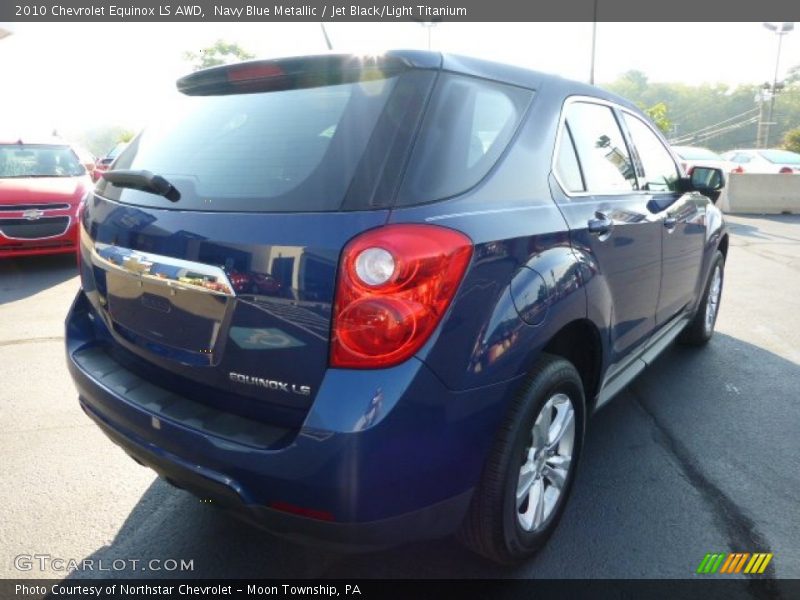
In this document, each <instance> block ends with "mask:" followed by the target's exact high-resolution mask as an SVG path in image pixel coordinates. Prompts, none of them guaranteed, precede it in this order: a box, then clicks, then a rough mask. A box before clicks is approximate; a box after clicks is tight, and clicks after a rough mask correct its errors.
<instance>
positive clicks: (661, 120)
mask: <svg viewBox="0 0 800 600" xmlns="http://www.w3.org/2000/svg"><path fill="white" fill-rule="evenodd" d="M640 107H641V108H642V110H644V112H645V113H647V116H648V117H650V118H651V119H652V120H653V123H655V124H656V126H657V127H658V128H659V129H660V130H661V133H663V134H664V135H669V134H670V132H671V131H672V122H671V121H670V120H669V119H668V118H667V105H666V104H664V103H663V102H658V103H657V104H654V105H653V106H651V107H650V108H645V107H644V106H641V105H640Z"/></svg>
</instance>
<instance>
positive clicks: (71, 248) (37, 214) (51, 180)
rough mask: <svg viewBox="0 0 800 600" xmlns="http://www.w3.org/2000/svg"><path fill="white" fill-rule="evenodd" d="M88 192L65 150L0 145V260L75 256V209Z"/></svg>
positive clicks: (55, 145)
mask: <svg viewBox="0 0 800 600" xmlns="http://www.w3.org/2000/svg"><path fill="white" fill-rule="evenodd" d="M91 188H92V183H91V181H90V178H89V176H88V174H87V172H86V169H85V168H84V167H83V165H81V161H80V159H79V158H78V155H77V154H76V153H75V151H74V150H73V149H72V148H71V147H70V146H69V145H68V144H66V143H64V142H62V141H60V140H57V139H56V140H54V139H44V140H35V139H24V138H23V139H16V140H0V258H2V257H9V256H23V255H32V254H59V253H64V252H75V247H76V242H77V232H78V227H77V217H78V211H79V206H80V203H81V200H82V199H84V198H85V196H86V194H87V193H88V191H89V190H90V189H91Z"/></svg>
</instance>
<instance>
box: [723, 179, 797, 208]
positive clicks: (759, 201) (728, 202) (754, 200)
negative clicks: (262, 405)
mask: <svg viewBox="0 0 800 600" xmlns="http://www.w3.org/2000/svg"><path fill="white" fill-rule="evenodd" d="M717 206H719V207H720V208H721V209H722V210H723V212H728V213H731V214H747V213H759V214H769V215H779V214H781V213H792V214H800V175H781V174H775V175H767V174H763V175H762V174H756V173H752V174H749V173H731V174H730V175H729V176H728V185H727V186H726V189H725V190H724V192H723V194H722V196H720V199H719V200H718V201H717Z"/></svg>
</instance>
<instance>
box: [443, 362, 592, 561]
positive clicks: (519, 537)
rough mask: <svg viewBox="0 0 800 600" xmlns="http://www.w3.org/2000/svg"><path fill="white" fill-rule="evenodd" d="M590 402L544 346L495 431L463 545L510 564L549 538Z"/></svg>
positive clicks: (566, 365)
mask: <svg viewBox="0 0 800 600" xmlns="http://www.w3.org/2000/svg"><path fill="white" fill-rule="evenodd" d="M584 405H585V401H584V393H583V384H582V382H581V378H580V375H579V374H578V371H577V370H576V369H575V367H574V366H573V365H572V364H571V363H570V362H568V361H566V360H564V359H563V358H560V357H557V356H552V355H548V354H543V355H542V357H541V359H540V360H539V362H538V363H537V365H536V367H535V368H534V369H533V371H532V372H531V373H530V375H529V376H528V378H527V379H526V381H525V383H524V384H523V386H522V389H521V390H520V392H519V393H518V394H517V396H516V397H515V398H514V400H513V401H512V404H511V406H510V407H509V412H508V415H507V416H506V418H505V420H504V422H503V424H502V425H501V427H500V430H499V432H498V434H497V439H496V440H495V444H494V446H493V448H492V451H491V453H490V455H489V458H488V460H487V462H486V466H485V467H484V472H483V475H482V477H481V481H480V483H479V485H478V487H477V488H476V490H475V494H474V496H473V498H472V504H471V506H470V509H469V512H468V513H467V517H466V519H465V521H464V523H463V524H462V526H461V529H460V531H459V532H458V538H459V540H460V541H461V542H462V543H463V544H464V545H466V546H467V547H468V548H470V549H471V550H473V551H474V552H477V553H478V554H481V555H483V556H485V557H486V558H489V559H491V560H493V561H495V562H498V563H501V564H509V563H514V562H517V561H519V560H522V559H524V558H527V557H529V556H531V555H532V554H533V553H535V552H536V551H537V550H538V549H539V548H541V547H542V546H543V545H544V544H545V542H546V541H547V540H548V538H549V537H550V536H551V535H552V534H553V531H554V530H555V528H556V526H557V525H558V521H559V520H560V518H561V515H562V513H563V511H564V506H565V505H566V503H567V498H568V497H569V493H570V490H571V488H572V482H573V480H574V476H575V469H576V467H577V463H578V459H579V457H580V452H581V448H582V446H583V433H584V423H585V409H584ZM526 490H527V492H526Z"/></svg>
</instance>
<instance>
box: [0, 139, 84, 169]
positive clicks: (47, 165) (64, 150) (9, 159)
mask: <svg viewBox="0 0 800 600" xmlns="http://www.w3.org/2000/svg"><path fill="white" fill-rule="evenodd" d="M85 172H86V169H84V168H83V165H81V162H80V160H78V156H77V155H76V154H75V152H73V151H72V149H71V148H70V147H69V146H51V145H38V144H37V145H31V144H3V145H0V177H77V176H79V175H83V174H84V173H85Z"/></svg>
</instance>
